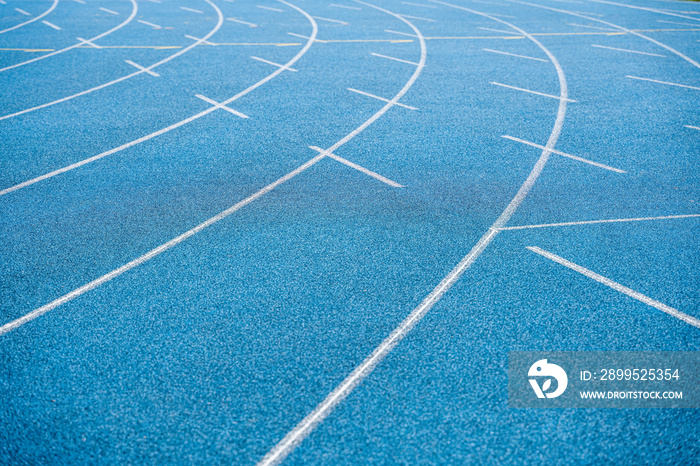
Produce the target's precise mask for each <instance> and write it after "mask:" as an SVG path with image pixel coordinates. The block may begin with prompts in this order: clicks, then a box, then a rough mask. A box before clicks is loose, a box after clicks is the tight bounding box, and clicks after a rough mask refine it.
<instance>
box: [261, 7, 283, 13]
mask: <svg viewBox="0 0 700 466" xmlns="http://www.w3.org/2000/svg"><path fill="white" fill-rule="evenodd" d="M255 6H257V7H258V8H261V9H263V10H268V11H276V12H277V13H282V11H283V10H280V9H279V8H270V7H269V6H262V5H255Z"/></svg>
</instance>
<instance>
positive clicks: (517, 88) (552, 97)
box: [491, 81, 576, 102]
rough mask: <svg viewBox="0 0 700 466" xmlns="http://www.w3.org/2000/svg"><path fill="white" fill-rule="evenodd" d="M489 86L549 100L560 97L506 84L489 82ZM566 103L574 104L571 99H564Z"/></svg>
mask: <svg viewBox="0 0 700 466" xmlns="http://www.w3.org/2000/svg"><path fill="white" fill-rule="evenodd" d="M491 84H493V85H496V86H501V87H507V88H508V89H515V90H516V91H523V92H528V93H530V94H536V95H541V96H543V97H549V98H550V99H560V98H561V97H558V96H556V95H551V94H543V93H542V92H537V91H531V90H530V89H523V88H522V87H515V86H509V85H508V84H501V83H497V82H493V81H491ZM566 101H567V102H576V101H575V100H571V99H566Z"/></svg>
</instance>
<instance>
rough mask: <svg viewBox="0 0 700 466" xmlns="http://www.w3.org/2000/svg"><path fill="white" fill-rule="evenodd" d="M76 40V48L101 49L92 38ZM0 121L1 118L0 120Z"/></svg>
mask: <svg viewBox="0 0 700 466" xmlns="http://www.w3.org/2000/svg"><path fill="white" fill-rule="evenodd" d="M76 39H78V40H79V41H80V42H78V46H80V45H89V46H90V47H92V48H94V49H101V48H102V47H100V46H99V45H97V44H95V43H94V42H93V40H94V38H93V39H90V40H88V39H83V38H82V37H76ZM0 119H2V118H0Z"/></svg>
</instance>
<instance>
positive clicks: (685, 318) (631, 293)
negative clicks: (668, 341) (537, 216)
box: [527, 246, 700, 328]
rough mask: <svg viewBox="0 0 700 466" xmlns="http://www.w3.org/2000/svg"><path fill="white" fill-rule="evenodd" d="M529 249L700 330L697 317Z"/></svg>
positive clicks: (575, 265) (561, 258) (531, 247)
mask: <svg viewBox="0 0 700 466" xmlns="http://www.w3.org/2000/svg"><path fill="white" fill-rule="evenodd" d="M527 249H529V250H530V251H532V252H534V253H536V254H539V255H541V256H543V257H546V258H547V259H549V260H551V261H554V262H556V263H557V264H560V265H563V266H564V267H567V268H569V269H571V270H573V271H575V272H578V273H580V274H582V275H585V276H586V277H588V278H591V279H593V280H595V281H597V282H598V283H602V284H603V285H605V286H608V287H610V288H612V289H613V290H615V291H619V292H620V293H623V294H626V295H627V296H629V297H631V298H634V299H636V300H637V301H641V302H643V303H644V304H647V305H649V306H651V307H654V308H656V309H658V310H660V311H663V312H665V313H666V314H668V315H671V316H673V317H675V318H677V319H680V320H682V321H683V322H685V323H686V324H690V325H692V326H693V327H697V328H700V320H698V319H696V318H695V317H692V316H689V315H688V314H686V313H684V312H681V311H679V310H677V309H674V308H672V307H670V306H667V305H665V304H664V303H661V302H659V301H657V300H655V299H652V298H650V297H648V296H646V295H643V294H642V293H639V292H637V291H634V290H632V289H630V288H627V287H626V286H624V285H621V284H619V283H617V282H614V281H612V280H610V279H609V278H606V277H604V276H602V275H599V274H597V273H595V272H593V271H591V270H588V269H586V268H584V267H581V266H580V265H578V264H574V263H573V262H571V261H568V260H566V259H564V258H563V257H559V256H557V255H556V254H552V253H551V252H548V251H545V250H544V249H540V248H538V247H535V246H528V247H527Z"/></svg>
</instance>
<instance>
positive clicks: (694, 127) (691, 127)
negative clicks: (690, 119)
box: [684, 125, 700, 131]
mask: <svg viewBox="0 0 700 466" xmlns="http://www.w3.org/2000/svg"><path fill="white" fill-rule="evenodd" d="M684 126H685V127H686V128H690V129H697V130H698V131H700V126H690V125H684Z"/></svg>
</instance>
